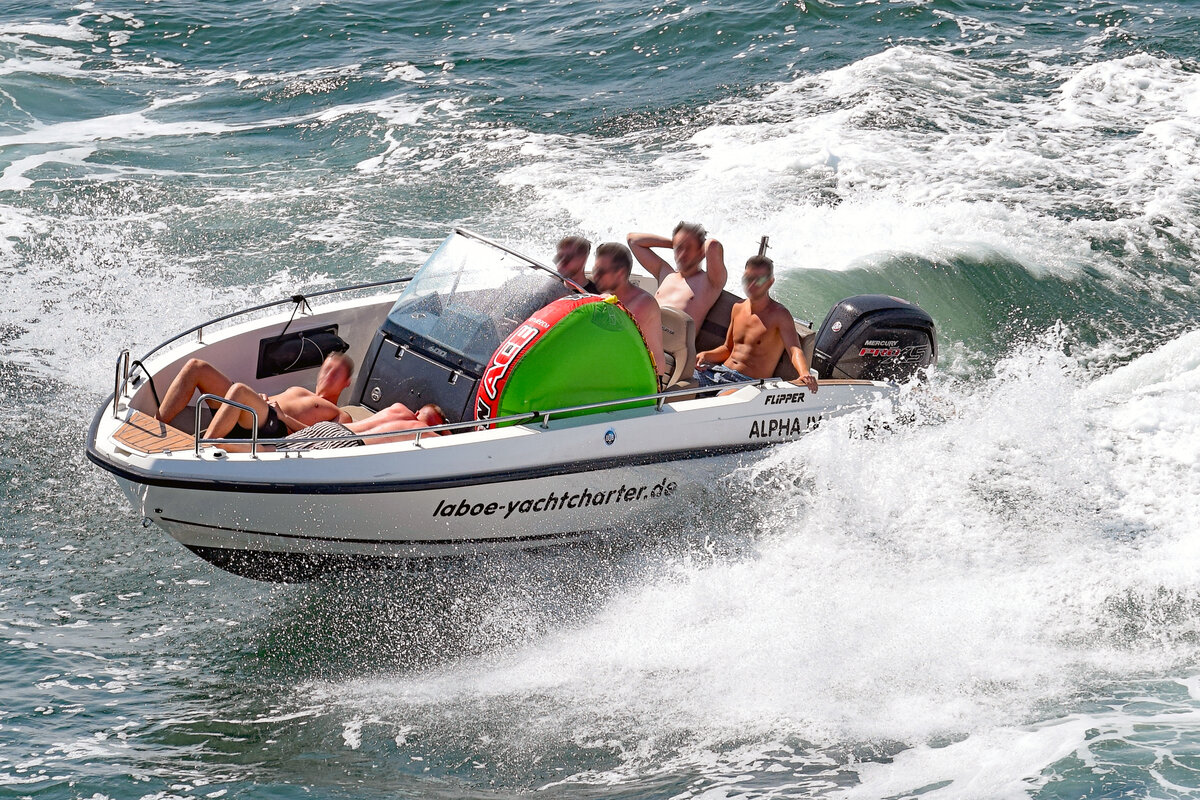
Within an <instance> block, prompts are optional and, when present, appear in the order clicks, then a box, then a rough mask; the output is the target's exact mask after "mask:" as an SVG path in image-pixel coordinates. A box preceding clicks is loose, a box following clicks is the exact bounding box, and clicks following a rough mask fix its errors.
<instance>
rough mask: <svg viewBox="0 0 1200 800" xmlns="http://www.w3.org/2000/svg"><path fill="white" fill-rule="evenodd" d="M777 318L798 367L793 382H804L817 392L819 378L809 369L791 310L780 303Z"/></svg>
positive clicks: (785, 346) (785, 341) (780, 331)
mask: <svg viewBox="0 0 1200 800" xmlns="http://www.w3.org/2000/svg"><path fill="white" fill-rule="evenodd" d="M776 319H777V322H776V325H777V326H778V328H779V336H780V337H781V338H782V339H783V346H784V348H785V349H786V350H787V352H788V356H789V357H790V358H791V360H792V366H793V367H795V368H796V375H797V377H796V380H794V381H792V383H795V384H797V385H799V384H803V385H804V386H805V387H806V388H807V389H808V390H809V391H810V392H812V393H813V394H816V392H817V378H816V376H814V375H813V374H812V373H811V372H809V371H808V359H807V358H805V357H804V347H803V346H802V345H801V344H800V335H799V334H798V333H796V323H795V321H794V320H793V319H792V314H791V312H790V311H788V310H787V309H786V308H784V307H783V305H780V306H779V313H778V314H777V315H776Z"/></svg>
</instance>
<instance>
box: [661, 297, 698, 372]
mask: <svg viewBox="0 0 1200 800" xmlns="http://www.w3.org/2000/svg"><path fill="white" fill-rule="evenodd" d="M661 311H662V335H663V353H664V354H665V355H666V359H667V369H668V371H667V381H666V386H667V388H671V387H676V385H677V384H681V383H682V382H684V381H686V380H687V379H688V378H691V377H692V372H693V370H694V369H695V366H696V323H695V322H694V321H693V320H692V318H691V317H690V316H688V315H687V314H686V313H684V312H683V311H680V310H679V309H678V308H671V307H670V306H663V307H662V309H661Z"/></svg>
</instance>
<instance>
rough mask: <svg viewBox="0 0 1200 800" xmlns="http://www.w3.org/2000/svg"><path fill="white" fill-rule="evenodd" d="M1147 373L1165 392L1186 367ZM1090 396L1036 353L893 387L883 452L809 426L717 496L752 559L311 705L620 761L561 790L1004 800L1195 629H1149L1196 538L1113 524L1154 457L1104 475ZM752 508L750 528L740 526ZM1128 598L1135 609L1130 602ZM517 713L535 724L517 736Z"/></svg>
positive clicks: (673, 565) (664, 582) (664, 574)
mask: <svg viewBox="0 0 1200 800" xmlns="http://www.w3.org/2000/svg"><path fill="white" fill-rule="evenodd" d="M1195 342H1196V340H1195V338H1194V337H1193V336H1189V337H1185V338H1184V339H1181V340H1179V341H1178V342H1175V343H1173V344H1172V345H1171V346H1170V349H1171V350H1172V351H1176V350H1187V349H1188V348H1189V347H1193V346H1194V344H1195ZM1147 358H1149V359H1150V361H1151V362H1157V363H1158V364H1159V365H1160V367H1161V369H1162V370H1163V371H1164V372H1172V371H1177V369H1178V365H1179V364H1180V363H1181V362H1180V361H1178V360H1175V361H1173V360H1172V359H1173V358H1174V356H1172V355H1171V354H1170V353H1168V354H1154V355H1151V356H1148V357H1147ZM1193 360H1194V359H1191V357H1187V358H1184V361H1183V362H1182V363H1185V364H1186V363H1191V362H1192V361H1193ZM1166 364H1171V365H1172V366H1163V365H1166ZM1130 369H1131V370H1133V371H1134V372H1151V373H1152V372H1154V371H1155V370H1154V368H1153V367H1152V366H1151V365H1149V364H1140V363H1139V364H1135V365H1132V366H1131V368H1130ZM1185 369H1186V367H1185ZM1111 380H1112V381H1113V382H1115V383H1117V384H1121V382H1122V381H1125V380H1128V379H1127V378H1124V377H1122V376H1121V375H1120V374H1119V373H1118V374H1116V375H1114V376H1113V377H1112V379H1111ZM1193 380H1194V376H1193V375H1192V374H1191V373H1190V372H1188V373H1187V374H1186V375H1176V376H1174V377H1172V378H1170V379H1169V382H1170V383H1171V389H1170V392H1171V393H1172V394H1178V396H1180V397H1184V396H1188V397H1194V390H1193V389H1192V388H1191V387H1192V383H1191V381H1193ZM1099 385H1100V386H1103V384H1099ZM1097 392H1099V394H1100V397H1101V398H1102V399H1103V400H1104V401H1103V402H1101V401H1098V400H1097ZM1109 396H1110V394H1109V393H1108V392H1107V391H1100V390H1097V389H1093V388H1089V387H1088V386H1087V385H1086V383H1085V378H1084V373H1083V372H1082V371H1080V370H1078V369H1077V368H1076V367H1075V365H1074V362H1072V361H1071V360H1070V359H1067V358H1066V357H1065V356H1063V355H1062V353H1061V351H1060V349H1059V347H1058V345H1057V344H1056V343H1055V340H1054V339H1053V338H1051V339H1049V340H1048V341H1047V342H1046V343H1044V344H1041V345H1038V346H1034V347H1030V348H1027V349H1025V350H1021V351H1019V352H1017V353H1015V354H1014V355H1013V356H1011V357H1009V358H1007V359H1006V360H1004V361H1003V362H1001V363H1000V364H999V365H998V367H997V375H996V377H995V378H994V379H993V380H990V381H987V382H984V383H982V384H979V385H976V386H959V385H956V384H948V385H944V386H941V387H940V388H939V387H938V385H937V384H935V385H934V386H933V387H931V388H926V389H922V390H918V391H914V392H913V393H912V394H911V395H909V396H908V399H907V400H906V401H905V402H904V404H903V406H902V408H903V409H904V411H905V412H906V413H907V414H910V415H914V416H915V418H916V421H915V423H914V422H909V423H906V424H905V425H900V426H897V427H895V428H894V429H893V430H892V432H891V433H884V434H882V435H880V434H877V435H875V436H873V437H870V438H862V437H855V436H852V435H850V434H851V432H852V430H854V429H861V428H862V425H863V421H864V420H863V418H842V419H841V420H836V421H829V422H827V424H825V425H823V426H822V427H821V428H820V429H818V430H817V431H816V432H815V433H813V434H810V435H809V436H808V437H806V438H805V439H804V440H802V441H800V442H797V443H794V444H791V445H787V446H783V447H780V448H776V449H774V450H773V451H771V452H770V453H769V454H768V455H767V456H766V457H764V458H761V459H759V460H757V461H754V462H752V464H751V465H749V466H748V467H746V468H745V469H743V470H740V471H738V472H736V473H734V474H733V475H732V476H731V478H730V479H729V481H728V485H727V486H726V487H725V488H723V489H722V495H721V497H722V501H721V502H720V503H718V504H717V505H716V506H715V507H719V508H720V509H721V512H720V513H721V515H722V517H721V520H720V521H719V522H715V523H714V524H715V525H716V528H717V529H730V528H732V529H735V530H746V529H748V528H750V527H757V529H758V537H759V543H758V547H757V550H756V552H755V553H754V554H753V556H752V557H749V558H745V559H740V560H725V559H721V558H699V557H696V558H691V559H686V560H682V561H677V562H668V563H666V564H664V565H663V566H662V568H661V570H660V572H659V577H658V578H657V579H655V580H651V581H649V582H645V583H641V584H639V585H635V586H631V587H629V588H627V589H625V590H623V591H619V592H617V593H616V595H615V596H614V597H613V598H612V599H611V600H609V601H608V602H606V603H605V604H604V605H603V606H602V607H600V608H597V609H596V610H595V613H594V614H592V615H590V617H589V618H587V619H586V621H584V622H583V623H581V624H579V625H575V626H568V627H566V628H563V629H558V630H552V631H551V632H549V633H548V634H546V635H544V636H535V637H533V638H531V639H524V640H523V639H520V638H517V639H516V640H514V641H513V642H512V645H511V646H510V647H507V648H504V649H502V650H500V651H499V652H495V653H493V654H490V655H485V656H483V657H479V658H469V659H464V660H461V661H459V662H457V663H454V664H452V665H449V666H447V667H444V668H439V669H435V670H431V671H429V672H426V673H423V674H416V675H407V676H403V677H399V678H395V679H388V680H379V679H372V680H362V681H350V682H342V683H337V684H333V685H319V686H317V687H314V695H315V696H316V698H317V702H318V703H336V704H341V703H345V704H347V705H348V706H349V710H350V713H354V714H359V713H362V712H363V711H369V712H370V713H373V714H376V715H378V716H379V717H380V718H381V719H383V720H388V721H389V724H391V725H392V726H393V727H394V726H398V725H400V724H403V725H405V726H413V725H415V726H416V727H417V728H418V729H419V730H423V731H424V733H425V736H426V738H429V737H431V736H433V734H432V732H431V731H432V730H433V729H437V728H439V727H445V726H447V725H449V726H450V727H451V728H454V727H455V726H456V725H457V724H458V722H455V720H462V721H463V724H465V720H467V719H470V720H472V721H473V723H472V724H478V725H481V726H482V729H483V730H491V726H492V725H493V724H497V725H501V726H502V727H503V730H504V736H505V742H504V744H503V745H502V747H504V748H512V749H514V750H517V751H519V752H521V753H523V754H524V757H530V758H533V757H541V754H542V753H543V751H544V749H545V748H547V747H551V748H552V747H553V746H554V745H552V744H549V743H553V742H561V741H573V742H575V743H576V744H577V745H579V746H581V747H599V748H601V749H602V750H604V751H605V752H613V751H619V753H620V756H619V761H620V766H617V767H614V768H612V769H608V770H605V771H603V772H596V773H593V772H584V773H580V774H578V775H575V776H573V777H572V778H571V779H570V780H574V781H581V782H585V783H621V782H622V781H624V780H629V779H633V778H635V777H636V778H637V779H638V780H644V779H645V778H646V773H647V771H651V772H653V771H657V770H660V769H661V770H663V771H666V772H670V771H671V770H675V769H679V768H680V767H681V765H686V768H687V769H690V770H693V771H699V772H700V774H702V775H705V776H710V775H711V776H724V778H723V779H727V778H729V776H731V775H737V774H739V773H737V772H736V771H735V770H737V769H738V766H737V765H738V764H739V763H743V762H752V761H754V759H755V758H757V759H758V763H759V767H760V768H761V766H762V764H763V763H768V762H772V761H773V760H774V759H775V756H773V755H771V753H773V752H774V751H773V749H772V748H775V747H776V746H777V744H778V743H779V742H780V741H781V740H786V741H791V742H795V741H797V740H799V741H803V742H808V743H811V744H812V746H813V748H814V750H815V753H816V754H820V753H821V752H822V751H826V750H828V749H830V748H834V749H837V748H851V749H853V748H860V747H868V746H874V743H890V744H889V745H888V746H889V747H891V748H893V749H895V750H900V751H902V754H901V757H897V758H896V760H895V762H894V764H875V765H870V764H867V765H855V764H853V763H851V764H846V763H842V764H841V766H840V768H839V769H840V770H841V771H843V773H844V772H845V771H847V770H851V771H854V772H856V773H857V774H858V776H859V778H860V779H861V780H862V781H863V784H862V787H861V788H860V789H859V790H855V791H851V792H848V795H849V796H853V797H858V796H862V797H868V796H887V795H890V794H892V793H896V794H899V793H903V792H915V791H916V790H917V789H920V788H922V787H924V786H928V785H931V784H935V783H939V782H948V783H947V785H946V786H945V787H943V788H941V789H937V790H936V791H939V792H941V793H942V796H946V797H960V796H961V797H988V796H999V797H1006V796H1017V795H1018V794H1019V792H1020V791H1021V787H1026V788H1028V786H1029V785H1030V784H1029V780H1030V779H1036V778H1037V776H1038V775H1039V774H1040V773H1041V771H1042V769H1044V768H1045V767H1047V766H1049V765H1051V764H1053V763H1054V762H1055V761H1056V760H1058V759H1061V758H1063V757H1064V756H1065V755H1067V754H1069V753H1071V752H1074V751H1075V750H1076V749H1078V748H1079V746H1080V743H1081V742H1082V741H1083V739H1084V736H1083V730H1084V727H1085V724H1084V722H1083V721H1078V722H1076V721H1072V720H1070V719H1068V720H1066V721H1064V722H1055V721H1054V718H1055V717H1056V716H1057V714H1056V712H1055V711H1054V709H1056V708H1057V709H1067V710H1069V708H1070V705H1071V703H1072V702H1073V700H1072V698H1074V697H1075V696H1077V695H1079V694H1085V695H1086V693H1087V692H1088V691H1089V687H1092V686H1096V685H1103V684H1104V683H1105V682H1107V681H1109V680H1111V679H1114V678H1120V677H1122V676H1124V677H1126V678H1133V677H1135V676H1139V675H1141V674H1144V673H1147V672H1149V673H1160V672H1162V671H1164V670H1171V669H1174V668H1175V666H1176V665H1179V664H1187V663H1191V662H1192V661H1194V659H1195V658H1196V657H1198V656H1200V651H1198V650H1197V645H1196V644H1195V642H1194V640H1193V639H1192V638H1189V637H1190V636H1191V633H1190V632H1191V631H1192V627H1193V626H1192V623H1191V621H1190V620H1189V619H1188V618H1187V616H1186V615H1184V616H1179V615H1172V614H1171V613H1170V608H1171V607H1172V606H1171V603H1172V602H1177V598H1179V597H1180V596H1182V597H1185V598H1186V597H1195V598H1200V581H1198V580H1197V578H1196V575H1197V574H1200V562H1198V561H1197V560H1196V550H1197V549H1198V548H1197V546H1195V545H1192V544H1189V542H1190V540H1191V539H1192V538H1194V537H1193V535H1192V533H1193V532H1192V531H1190V530H1186V529H1185V527H1186V526H1185V525H1182V524H1181V523H1180V520H1182V519H1186V518H1187V517H1186V515H1182V514H1181V512H1180V510H1179V509H1178V508H1162V509H1160V510H1159V511H1158V512H1156V513H1153V514H1150V513H1146V514H1143V515H1141V516H1140V517H1137V518H1136V520H1134V518H1131V517H1130V516H1129V509H1128V507H1127V501H1128V500H1129V499H1130V498H1131V497H1136V496H1137V495H1138V493H1139V492H1141V491H1142V487H1141V486H1140V485H1139V483H1138V480H1137V479H1136V478H1134V479H1133V480H1132V481H1131V479H1130V476H1129V472H1130V471H1131V470H1134V469H1138V468H1144V467H1147V466H1150V465H1152V464H1156V463H1157V461H1158V455H1157V453H1158V451H1157V449H1156V445H1154V444H1153V443H1152V442H1150V441H1147V440H1140V441H1139V442H1138V443H1136V444H1133V445H1131V446H1130V450H1129V451H1128V459H1129V460H1128V461H1127V460H1126V459H1124V458H1114V457H1113V450H1112V448H1111V446H1110V443H1109V438H1110V436H1111V434H1112V432H1113V429H1112V427H1111V422H1112V419H1113V417H1112V413H1111V412H1112V407H1111V406H1110V405H1109V404H1108V403H1107V398H1108V397H1109ZM875 413H876V414H884V415H886V413H890V412H885V411H883V410H879V411H877V412H875ZM877 424H878V423H877ZM877 429H878V428H877ZM1156 469H1157V468H1156ZM1192 472H1193V467H1192V465H1191V464H1187V463H1182V462H1178V461H1176V462H1169V463H1167V464H1166V465H1165V466H1164V467H1162V468H1161V469H1158V471H1157V472H1156V473H1155V474H1154V476H1153V477H1154V480H1156V481H1160V482H1162V481H1168V482H1169V481H1174V482H1180V481H1183V483H1184V487H1183V491H1182V493H1181V494H1182V495H1184V496H1190V497H1191V498H1193V499H1194V497H1195V496H1198V495H1196V494H1188V492H1189V491H1190V490H1189V489H1188V486H1189V485H1191V484H1190V483H1189V482H1190V481H1192V480H1194V478H1193V476H1192ZM750 487H752V488H750ZM743 491H749V492H750V494H742V492H743ZM750 498H753V500H751V499H750ZM747 504H750V505H755V506H757V507H759V508H760V509H761V513H759V514H749V515H746V514H741V513H739V512H738V510H737V509H738V508H740V507H742V506H744V505H747ZM1134 522H1135V523H1136V524H1134ZM1135 529H1140V530H1141V531H1142V533H1141V535H1140V536H1135V537H1132V538H1131V537H1130V535H1129V532H1130V531H1131V530H1135ZM1184 553H1188V554H1190V558H1189V559H1188V560H1184V561H1183V563H1181V564H1180V565H1179V566H1178V567H1176V568H1174V569H1167V570H1166V571H1164V567H1165V566H1166V561H1167V558H1168V557H1174V558H1176V559H1179V558H1181V556H1182V554H1184ZM514 591H516V592H518V593H520V592H521V591H522V589H521V587H519V586H518V587H515V589H514ZM1164 593H1165V594H1164ZM1181 593H1182V594H1181ZM1139 598H1140V600H1139V602H1142V601H1144V602H1145V606H1144V611H1137V605H1136V602H1135V603H1134V604H1133V605H1132V606H1127V605H1126V604H1127V603H1129V602H1130V600H1131V599H1139ZM1156 598H1157V599H1156ZM1156 604H1157V605H1156ZM501 605H502V604H501ZM1185 608H1186V606H1185ZM1122 609H1125V610H1124V611H1123V610H1122ZM498 613H499V612H498ZM507 613H512V612H511V610H510V611H509V612H507ZM513 627H514V629H519V627H520V624H519V620H517V621H515V622H514V625H513ZM1130 630H1134V631H1135V632H1134V633H1133V634H1130V633H1129V631H1130ZM1138 631H1140V632H1138ZM1130 635H1132V636H1134V639H1133V641H1132V642H1131V641H1130V640H1129V638H1128V637H1129V636H1130ZM513 708H521V709H531V708H536V709H537V712H536V713H532V714H522V715H519V716H520V721H519V722H514V720H513V719H512V718H511V716H510V713H511V709H513ZM1047 716H1048V717H1049V719H1047ZM946 742H957V744H952V745H950V746H948V747H947V746H945V745H946ZM497 746H498V747H500V746H501V745H497ZM488 752H489V751H488V750H487V749H486V748H485V750H484V752H482V753H481V754H480V756H479V757H480V758H481V759H484V758H485V757H486V756H487V755H488ZM505 752H507V751H505ZM819 757H820V758H827V757H828V756H818V755H814V754H811V753H809V754H805V753H796V754H794V761H796V762H800V763H803V764H806V765H808V766H810V767H811V766H812V765H813V764H815V763H817V762H818V760H819ZM867 760H868V761H870V759H867ZM785 766H790V765H787V764H785ZM714 780H716V778H715V777H714ZM731 783H732V784H736V783H737V781H731ZM698 785H701V786H704V785H706V784H704V782H703V781H701V782H699V784H698ZM843 785H844V781H843ZM730 788H731V789H732V788H733V787H732V786H731V787H730ZM893 789H894V790H895V792H893Z"/></svg>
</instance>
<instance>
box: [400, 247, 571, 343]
mask: <svg viewBox="0 0 1200 800" xmlns="http://www.w3.org/2000/svg"><path fill="white" fill-rule="evenodd" d="M567 294H568V290H567V288H566V286H565V285H564V284H563V282H562V281H561V280H560V279H558V278H556V277H555V276H554V274H553V273H551V272H548V271H547V270H545V269H543V268H541V267H538V266H535V265H534V264H533V263H532V262H531V261H528V260H526V259H525V258H522V257H521V256H518V255H516V254H514V253H510V252H508V251H506V250H503V249H501V248H499V247H497V246H495V245H493V244H490V243H489V242H486V241H483V240H481V239H476V238H474V237H473V236H469V235H467V234H464V233H462V232H459V231H456V232H454V233H453V234H451V235H450V237H449V238H448V239H446V241H444V242H442V245H441V247H439V248H438V249H437V252H435V253H434V254H433V255H432V256H430V258H429V260H428V261H426V262H425V266H423V267H421V270H420V271H419V272H418V273H417V274H416V276H415V277H414V278H413V279H412V282H411V283H409V285H408V288H407V289H406V290H405V291H404V294H402V295H400V299H399V300H397V301H396V304H395V305H394V306H392V310H391V311H390V312H388V322H389V323H391V326H394V327H395V328H398V329H400V330H401V331H405V332H408V333H414V334H417V335H418V336H421V337H423V338H425V339H428V340H429V341H431V342H433V343H434V344H436V345H438V346H439V347H441V348H444V349H446V350H449V351H451V352H454V353H457V354H459V355H461V356H464V357H466V358H468V359H470V360H471V361H473V362H475V363H476V364H480V365H483V364H486V363H487V362H488V361H489V360H490V359H491V357H492V353H494V352H495V351H496V348H497V347H499V346H500V342H502V341H503V340H504V338H505V337H506V336H508V334H510V333H512V331H513V330H514V329H515V328H516V327H517V325H519V324H520V323H522V322H524V321H525V319H526V318H527V317H529V315H530V314H532V313H533V312H534V311H537V310H538V309H539V308H541V307H542V306H544V305H546V304H547V303H549V302H552V301H554V300H557V299H558V298H560V297H565V296H566V295H567Z"/></svg>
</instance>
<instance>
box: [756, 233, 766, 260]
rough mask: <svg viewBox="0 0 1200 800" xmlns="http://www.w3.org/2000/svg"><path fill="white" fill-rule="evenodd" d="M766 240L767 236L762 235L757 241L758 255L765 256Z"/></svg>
mask: <svg viewBox="0 0 1200 800" xmlns="http://www.w3.org/2000/svg"><path fill="white" fill-rule="evenodd" d="M767 241H768V240H767V237H766V236H764V237H762V240H761V241H759V243H758V254H759V255H760V256H765V255H766V254H767Z"/></svg>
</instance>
